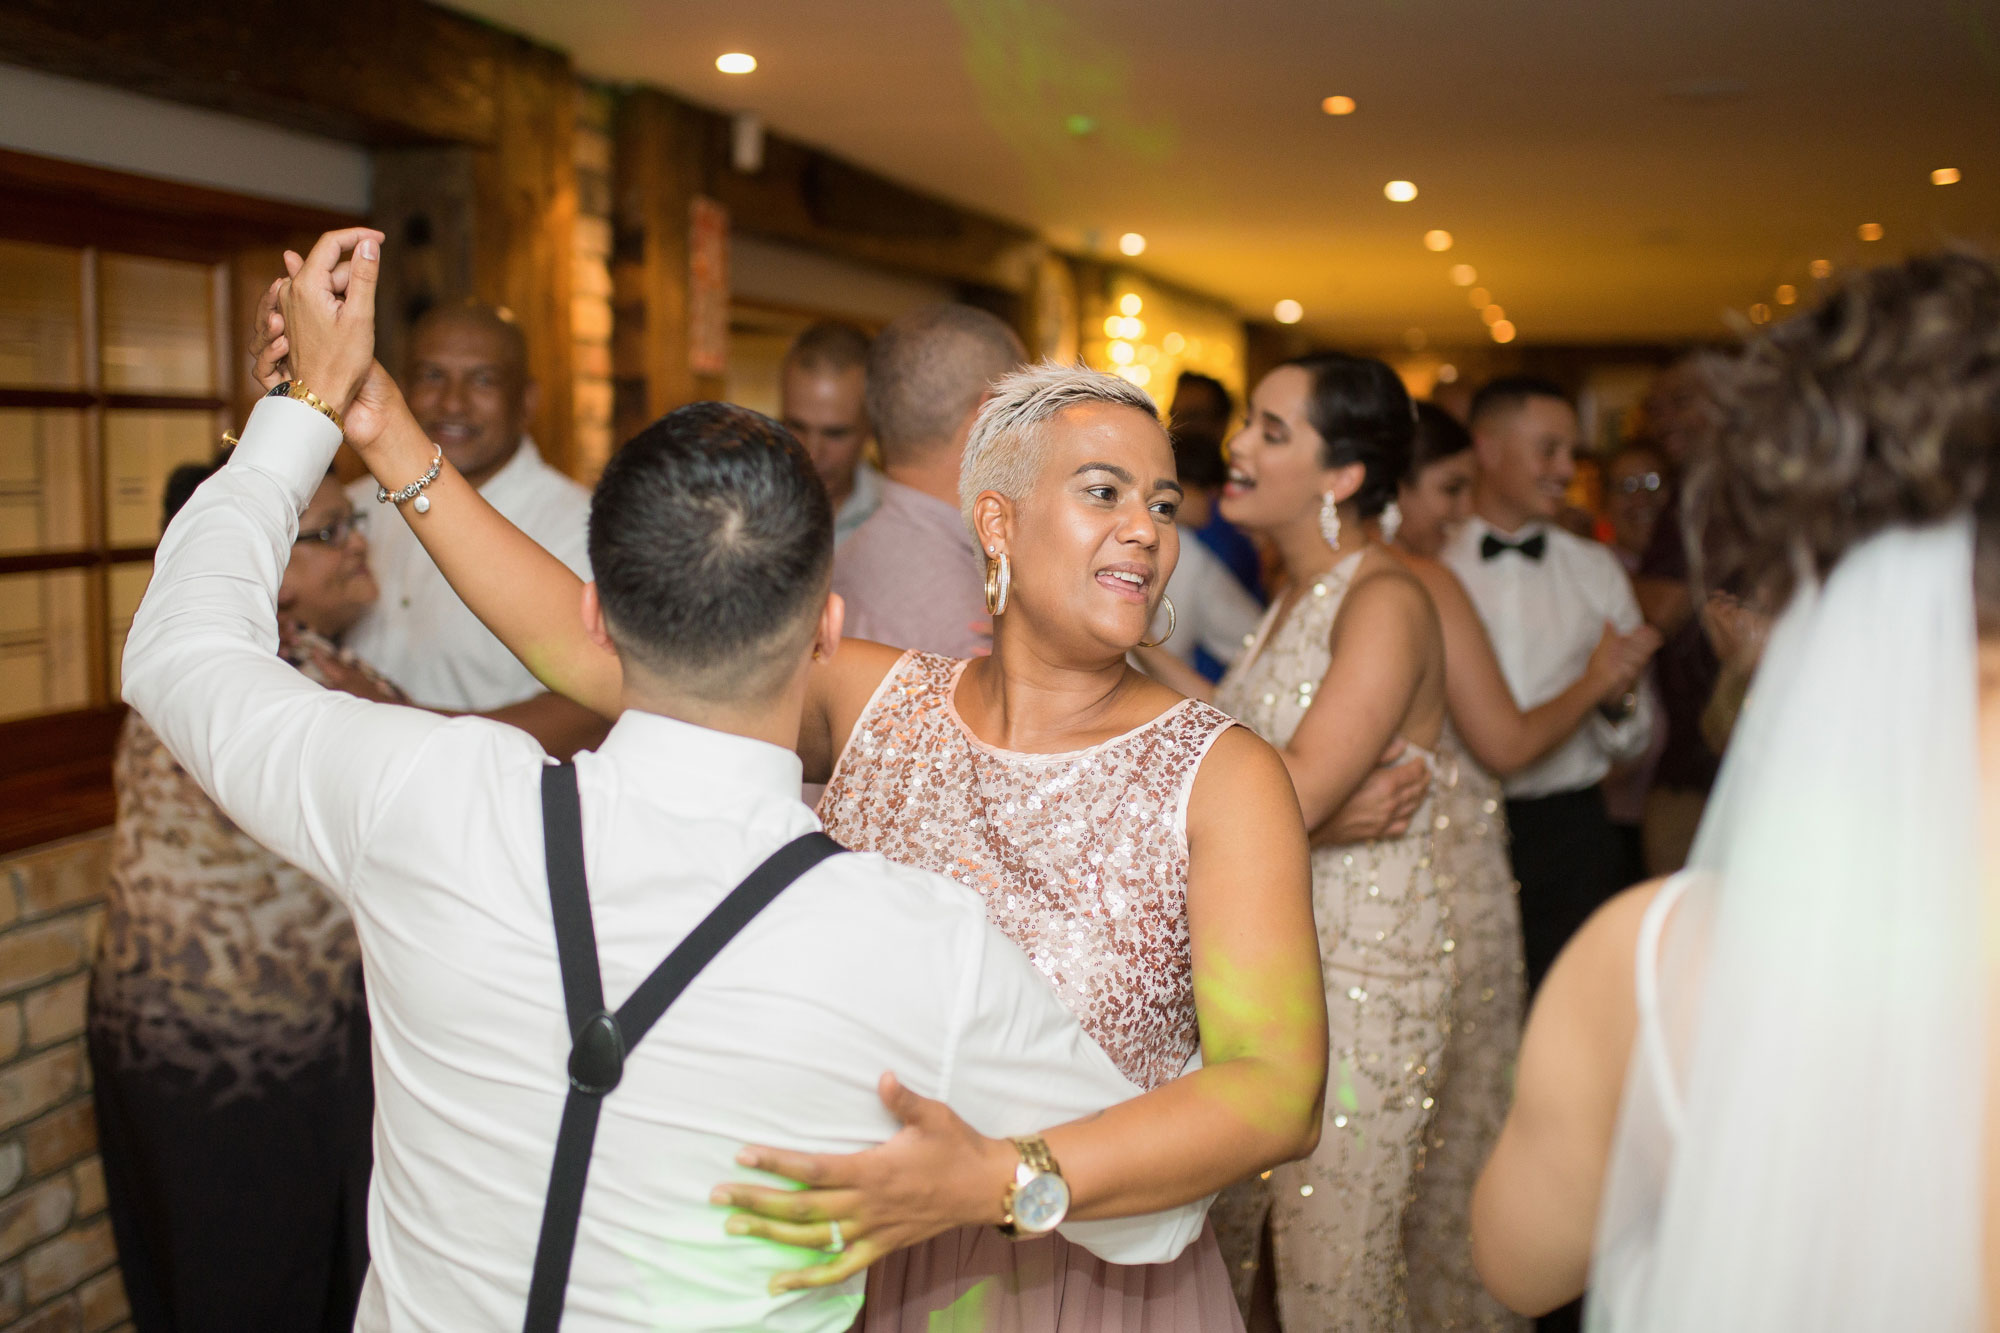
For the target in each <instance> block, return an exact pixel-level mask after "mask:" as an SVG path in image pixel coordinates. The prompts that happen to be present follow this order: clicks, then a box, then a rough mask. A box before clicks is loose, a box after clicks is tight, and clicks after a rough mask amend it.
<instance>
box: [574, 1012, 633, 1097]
mask: <svg viewBox="0 0 2000 1333" xmlns="http://www.w3.org/2000/svg"><path fill="white" fill-rule="evenodd" d="M623 1077H625V1034H624V1033H623V1032H621V1031H620V1030H619V1028H618V1019H617V1016H616V1015H614V1014H611V1013H609V1012H607V1011H605V1010H603V1009H599V1010H598V1011H597V1012H596V1013H595V1014H593V1015H591V1017H590V1018H589V1019H588V1020H586V1021H585V1023H584V1025H583V1027H582V1028H581V1029H580V1030H578V1032H577V1034H576V1044H575V1045H573V1046H571V1047H570V1048H569V1085H570V1086H571V1087H572V1088H575V1089H576V1090H577V1091H578V1092H583V1093H588V1094H590V1095H591V1096H593V1097H602V1096H603V1095H604V1094H605V1093H607V1092H610V1091H611V1090H612V1089H613V1088H615V1087H617V1086H618V1080H619V1079H621V1078H623Z"/></svg>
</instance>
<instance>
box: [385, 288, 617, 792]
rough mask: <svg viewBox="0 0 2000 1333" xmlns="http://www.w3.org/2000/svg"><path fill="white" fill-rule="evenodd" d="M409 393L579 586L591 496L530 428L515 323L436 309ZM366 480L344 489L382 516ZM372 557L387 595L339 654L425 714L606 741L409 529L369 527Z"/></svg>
mask: <svg viewBox="0 0 2000 1333" xmlns="http://www.w3.org/2000/svg"><path fill="white" fill-rule="evenodd" d="M405 385H406V388H407V391H408V394H409V405H410V411H411V412H412V413H413V414H414V415H415V416H416V418H417V421H418V423H419V424H420V425H422V426H423V428H424V432H425V434H426V435H427V436H428V437H429V438H430V439H431V440H432V441H433V442H434V443H436V444H437V445H438V447H439V448H441V449H443V450H444V456H445V457H446V458H448V459H450V460H451V464H452V466H453V467H455V468H457V469H458V470H459V471H460V472H461V473H463V474H464V476H465V479H466V480H467V481H469V482H471V483H472V484H473V485H474V486H477V487H478V488H479V491H480V494H482V495H484V496H485V497H486V499H487V500H488V501H489V502H490V503H491V504H492V505H493V507H494V508H495V509H497V510H499V511H500V512H501V513H502V514H504V515H506V516H507V518H508V519H509V520H511V521H512V522H513V524H514V526H515V527H517V528H519V529H521V531H523V532H525V533H527V534H528V536H530V537H532V538H534V539H535V541H536V542H538V543H540V544H541V545H542V546H543V547H546V548H547V549H548V550H549V551H550V552H552V553H553V554H554V555H555V557H556V558H557V559H559V560H561V561H562V562H563V563H564V564H566V565H568V566H569V567H570V568H571V569H573V570H575V571H576V572H577V574H578V575H579V576H580V577H582V578H586V579H587V578H589V577H590V559H589V556H588V555H587V554H586V552H585V550H584V527H585V524H586V522H587V521H588V519H589V516H590V492H589V491H587V490H585V489H584V488H583V487H582V486H579V485H578V484H577V483H576V482H574V481H572V480H571V479H570V478H568V477H566V476H564V475H563V474H562V473H560V472H558V471H556V470H555V469H554V468H552V467H550V466H549V465H548V464H547V463H546V462H544V461H543V459H542V455H541V452H540V451H539V450H538V449H536V448H535V442H534V441H533V440H532V439H530V438H528V435H527V433H526V428H527V423H528V418H529V417H530V416H531V415H532V414H533V412H534V404H535V384H534V381H533V380H532V379H530V378H529V376H528V347H527V342H526V340H525V339H524V337H523V336H522V333H521V329H520V326H519V325H517V324H516V323H514V321H513V320H512V319H510V318H508V317H507V316H505V315H503V314H502V313H501V312H500V311H497V310H495V309H494V308H493V307H491V306H485V305H472V304H462V305H448V306H440V307H438V308H437V309H434V310H432V311H430V312H429V313H428V314H426V315H425V316H424V317H423V318H422V319H421V320H419V321H418V322H417V326H416V328H415V329H414V330H412V332H411V335H410V358H409V368H408V373H407V375H406V377H405ZM376 489H377V488H376V485H375V481H374V479H373V478H370V477H363V478H362V479H361V480H359V481H357V482H355V483H354V484H353V485H352V486H350V487H349V488H348V496H349V498H350V499H351V500H352V501H353V503H354V507H355V508H356V509H357V510H360V511H362V512H364V513H368V512H373V511H375V510H376V509H377V508H378V505H377V503H376V498H375V497H376ZM368 563H369V566H370V567H371V569H372V570H373V572H374V574H375V582H376V584H377V585H378V586H379V587H380V588H381V590H382V595H381V596H380V598H378V599H377V601H376V603H375V605H374V607H373V608H371V609H370V610H369V612H368V614H367V615H365V616H363V617H362V618H361V620H360V622H359V623H357V624H356V625H355V627H354V628H353V629H352V630H351V631H349V633H348V636H347V639H346V646H347V647H348V648H350V649H352V650H353V651H354V652H355V653H357V654H358V655H359V656H360V657H361V658H362V660H364V661H366V662H368V663H370V664H371V665H373V666H374V667H375V668H376V669H377V670H378V671H381V672H382V673H383V674H384V675H386V676H387V677H388V678H389V679H390V680H393V681H395V682H396V683H397V684H398V685H400V686H402V688H403V689H404V690H406V691H408V693H409V695H410V698H411V699H412V700H413V701H414V702H416V703H418V704H421V705H423V706H424V707H426V708H437V709H444V710H447V711H450V712H464V713H483V714H485V715H487V716H489V717H493V718H497V719H498V720H500V721H504V722H508V723H511V724H513V725H514V726H517V727H520V728H521V729H522V730H524V731H527V732H528V733H529V734H530V735H532V736H534V737H535V739H537V740H539V741H541V742H542V744H543V746H544V747H545V748H546V749H548V750H549V752H550V753H552V754H557V755H568V754H570V753H572V752H573V751H575V750H576V749H578V748H579V747H581V746H584V745H588V744H592V743H594V742H595V741H596V740H597V739H599V738H600V737H602V736H603V734H604V725H603V720H602V719H601V718H599V717H597V716H596V715H595V714H593V713H591V712H590V711H589V710H587V709H584V708H581V707H578V706H577V705H576V704H573V703H571V702H570V701H569V700H567V699H563V698H561V697H559V696H557V695H554V694H550V693H547V692H546V691H544V690H543V689H542V687H541V684H540V683H539V682H538V681H536V679H535V678H534V676H533V675H532V674H530V673H529V671H528V669H527V668H526V667H524V666H522V665H521V664H520V662H518V661H516V660H515V658H514V655H513V654H512V653H510V652H508V651H507V649H506V647H505V645H503V644H502V643H501V642H500V640H498V639H496V638H494V637H493V635H492V633H491V632H490V631H489V630H488V629H487V628H486V627H485V626H484V625H482V624H480V623H479V618H478V617H477V616H475V615H473V614H472V612H471V611H470V610H469V609H467V607H466V605H465V603H463V602H461V601H460V600H459V599H458V594H457V593H455V592H453V591H452V590H451V585H450V584H448V583H446V582H445V580H444V576H443V575H442V574H440V573H438V570H437V566H436V565H435V564H433V563H432V562H431V558H430V556H429V555H427V554H425V552H424V548H423V545H422V544H421V543H420V542H418V541H417V539H416V536H415V534H413V533H412V532H411V531H410V529H409V525H408V524H406V523H403V522H400V521H394V520H392V521H389V522H383V523H376V524H375V525H373V527H371V528H370V530H369V543H368Z"/></svg>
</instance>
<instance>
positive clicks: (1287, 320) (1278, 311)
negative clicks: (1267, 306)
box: [1271, 297, 1306, 324]
mask: <svg viewBox="0 0 2000 1333" xmlns="http://www.w3.org/2000/svg"><path fill="white" fill-rule="evenodd" d="M1305 317H1306V308H1305V307H1304V306H1302V305H1300V304H1299V303H1298V302H1297V301H1294V300H1292V299H1291V298H1290V297H1287V298H1285V299H1284V300H1282V301H1280V302H1278V304H1276V305H1274V306H1272V307H1271V318H1272V319H1275V320H1277V321H1278V322H1279V323H1280V324H1296V323H1298V322H1299V321H1300V320H1302V319H1304V318H1305Z"/></svg>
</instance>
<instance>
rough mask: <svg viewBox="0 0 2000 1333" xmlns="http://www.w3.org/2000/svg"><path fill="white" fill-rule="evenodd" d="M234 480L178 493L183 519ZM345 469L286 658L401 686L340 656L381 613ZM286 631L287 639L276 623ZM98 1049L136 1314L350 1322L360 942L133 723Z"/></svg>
mask: <svg viewBox="0 0 2000 1333" xmlns="http://www.w3.org/2000/svg"><path fill="white" fill-rule="evenodd" d="M213 471H214V466H213V465H201V464H196V465H191V466H189V467H184V468H181V469H179V470H178V471H177V472H175V473H174V475H173V477H172V478H171V479H170V480H169V481H168V483H167V493H166V503H165V508H166V517H167V518H168V519H171V518H172V517H173V515H174V513H175V512H176V511H177V510H178V509H179V508H180V506H181V503H182V502H184V501H185V500H186V499H187V498H188V496H189V495H191V494H192V493H193V491H194V489H195V487H196V486H198V485H199V484H200V483H201V482H202V481H204V480H206V479H207V477H208V476H209V474H210V473H212V472H213ZM359 517H360V516H358V515H355V514H352V513H350V512H349V508H348V502H347V497H346V495H345V494H344V493H343V492H342V491H341V488H340V486H339V484H338V483H337V482H336V481H335V480H334V479H333V478H332V477H328V478H327V479H326V480H325V481H324V482H322V483H321V484H320V487H319V490H318V491H317V492H316V493H315V494H314V496H313V499H312V503H311V505H310V506H308V507H307V509H306V511H305V513H304V515H302V517H301V520H300V523H299V529H300V531H299V537H298V541H297V542H296V543H295V544H294V545H293V547H292V553H291V559H290V562H289V563H288V564H287V565H286V568H285V575H284V581H283V583H282V585H281V586H280V589H279V593H278V602H279V608H280V612H281V615H282V616H283V618H284V623H283V627H282V629H283V633H282V644H283V646H282V648H281V650H280V651H281V652H282V653H283V655H284V656H285V657H286V659H287V660H289V661H291V662H292V663H293V665H295V666H297V667H298V668H299V669H300V670H301V671H303V672H305V673H306V674H307V675H308V676H311V677H313V678H314V679H315V680H318V681H320V682H321V683H322V684H325V685H328V686H331V687H333V688H336V689H343V690H347V691H349V692H351V693H355V694H360V695H364V696H366V697H369V698H375V699H387V700H397V701H400V700H401V698H402V695H401V692H400V691H398V690H397V689H396V688H395V686H393V685H391V684H389V683H388V682H387V681H385V680H383V679H382V678H381V677H380V676H379V675H377V674H376V673H375V672H373V671H372V670H370V669H369V668H368V667H367V666H366V665H364V664H363V663H360V662H358V661H356V660H355V659H354V658H353V657H352V656H350V655H348V654H346V653H344V652H342V651H341V649H340V648H339V646H338V645H339V641H340V637H341V635H342V634H343V633H344V632H345V631H346V630H347V628H348V627H349V626H351V625H352V624H353V623H354V622H355V621H356V620H357V619H358V618H359V617H360V615H361V613H362V612H363V611H365V610H366V609H367V608H368V607H369V605H370V604H372V603H373V602H374V601H375V595H376V591H375V580H374V577H373V576H372V575H371V574H370V573H369V572H368V547H367V542H366V541H365V540H364V538H363V537H362V535H361V527H360V523H359V521H358V520H359ZM273 628H274V629H278V628H279V627H278V626H274V627H273ZM112 772H113V778H114V782H115V785H116V788H117V793H118V818H117V826H116V828H115V830H114V832H113V835H112V850H111V877H110V892H109V894H108V897H107V904H106V915H105V926H104V944H103V952H102V954H101V955H100V957H99V959H98V962H97V966H96V971H95V974H94V976H93V977H92V983H91V995H90V1023H89V1049H90V1063H91V1071H92V1074H93V1082H94V1092H95V1097H96V1102H97V1123H98V1131H99V1136H100V1139H101V1141H102V1148H103V1155H104V1176H105V1188H106V1193H107V1195H108V1204H109V1210H110V1215H111V1227H112V1232H113V1234H114V1236H115V1237H116V1239H117V1243H118V1256H119V1259H120V1261H121V1263H122V1266H123V1269H124V1275H125V1289H126V1292H127V1293H128V1294H129V1296H130V1299H131V1304H132V1315H133V1320H134V1322H135V1323H136V1324H137V1325H138V1327H140V1328H199V1329H210V1330H234V1329H242V1330H252V1329H276V1328H292V1329H318V1328H346V1327H347V1326H348V1325H349V1324H351V1323H352V1322H353V1318H354V1306H355V1301H356V1299H357V1297H358V1295H359V1293H360V1290H361V1279H362V1277H363V1275H364V1274H365V1272H366V1270H367V1267H368V1251H367V1232H366V1223H365V1216H364V1214H365V1204H366V1201H367V1190H368V1171H369V1159H370V1154H369V1141H368V1132H369V1121H370V1119H371V1117H372V1115H373V1110H374V1098H373V1091H372V1087H371V1083H370V1078H369V1067H368V1023H367V1016H366V1010H365V1008H364V1005H363V1001H362V988H361V955H360V951H359V949H358V948H357V946H356V944H355V939H354V928H353V926H352V925H351V924H350V923H349V921H348V918H347V913H346V912H345V911H343V910H342V909H341V908H340V907H339V906H338V905H337V904H336V903H335V902H334V900H333V898H332V897H331V896H329V895H328V894H327V893H325V892H324V891H322V890H321V889H320V888H319V886H318V885H317V884H315V883H314V882H313V881H312V880H310V879H308V878H307V877H306V875H305V874H304V872H302V871H300V870H297V869H295V868H294V867H292V866H290V865H287V864H286V863H285V862H283V861H280V860H279V859H278V858H277V857H276V856H274V855H272V854H271V853H270V852H267V851H265V850H264V849H263V848H262V847H260V846H258V845H257V844H256V843H254V842H252V841H251V840H250V839H249V838H248V837H247V836H245V835H244V834H243V833H242V832H241V831H239V830H238V829H237V828H236V827H235V825H234V824H232V823H231V822H230V821H229V819H228V818H227V817H226V816H225V815H224V814H223V813H222V811H221V810H219V809H217V808H216V806H215V804H214V803H213V802H212V801H210V800H209V799H208V797H207V796H206V795H204V794H203V793H202V791H201V789H200V788H199V787H197V786H196V785H195V783H194V780H193V779H192V778H190V777H189V776H188V775H187V773H186V772H184V771H183V770H182V769H181V767H180V766H179V765H178V764H176V763H175V762H174V760H173V758H172V757H171V756H170V755H169V754H168V753H167V750H166V747H165V746H164V745H162V744H161V743H160V740H159V737H157V736H156V735H154V734H153V731H152V729H151V728H150V727H148V726H147V725H146V724H145V722H143V721H142V720H141V719H140V717H139V715H138V714H137V713H130V714H127V716H126V719H125V727H124V730H123V732H122V733H121V734H120V735H119V738H118V748H117V753H116V757H115V758H114V760H113V770H112Z"/></svg>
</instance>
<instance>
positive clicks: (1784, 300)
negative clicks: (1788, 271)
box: [1776, 282, 1799, 305]
mask: <svg viewBox="0 0 2000 1333" xmlns="http://www.w3.org/2000/svg"><path fill="white" fill-rule="evenodd" d="M1776 296H1777V298H1778V304H1779V305H1796V304H1798V299H1799V289H1798V288H1796V287H1794V286H1792V284H1791V283H1789V282H1782V283H1779V284H1778V290H1777V292H1776Z"/></svg>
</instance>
